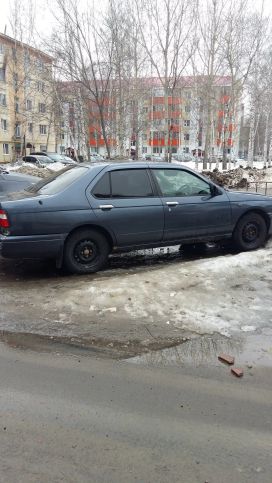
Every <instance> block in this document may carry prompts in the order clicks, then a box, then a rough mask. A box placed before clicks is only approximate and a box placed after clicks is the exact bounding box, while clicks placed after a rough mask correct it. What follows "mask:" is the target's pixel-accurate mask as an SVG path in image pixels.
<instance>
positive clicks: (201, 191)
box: [0, 162, 272, 273]
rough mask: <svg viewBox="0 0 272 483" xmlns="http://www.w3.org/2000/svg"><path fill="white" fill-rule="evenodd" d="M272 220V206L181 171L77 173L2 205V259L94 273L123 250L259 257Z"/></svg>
mask: <svg viewBox="0 0 272 483" xmlns="http://www.w3.org/2000/svg"><path fill="white" fill-rule="evenodd" d="M271 217H272V198H270V197H268V196H262V195H258V194H256V193H242V192H231V191H228V190H225V189H223V188H221V187H218V186H217V185H216V184H214V183H213V182H211V181H210V180H208V179H207V178H205V177H204V176H202V175H200V174H198V173H196V172H194V171H193V170H191V169H189V168H187V167H183V166H181V165H175V164H167V163H147V162H144V163H120V164H110V163H97V164H92V165H77V166H74V167H69V168H67V169H65V170H63V171H62V172H59V173H57V174H55V175H54V176H52V177H51V178H47V179H44V180H42V181H40V182H39V183H37V184H36V185H34V186H32V187H31V188H28V189H27V190H26V191H24V192H21V193H17V194H16V193H14V194H12V195H9V196H7V197H6V198H5V200H4V201H1V202H0V252H1V254H2V256H3V257H9V258H15V257H16V258H18V257H20V258H34V257H36V258H55V259H56V261H57V266H59V267H60V266H62V265H64V266H65V267H66V268H68V269H69V270H70V271H71V272H73V273H91V272H95V271H97V270H99V269H100V268H101V267H103V266H104V265H105V263H106V261H107V258H108V255H109V253H110V252H112V251H113V250H116V249H118V250H128V249H140V248H150V247H158V246H167V245H176V244H179V243H182V244H184V243H187V244H190V243H198V242H208V241H216V240H225V239H231V240H232V242H233V243H234V244H235V246H236V247H237V248H238V249H239V250H254V249H256V248H259V247H261V246H263V245H264V244H265V242H266V240H267V238H268V235H269V234H270V232H271Z"/></svg>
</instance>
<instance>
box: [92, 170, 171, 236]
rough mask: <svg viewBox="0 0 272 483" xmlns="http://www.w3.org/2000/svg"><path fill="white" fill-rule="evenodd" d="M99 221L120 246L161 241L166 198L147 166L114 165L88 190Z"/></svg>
mask: <svg viewBox="0 0 272 483" xmlns="http://www.w3.org/2000/svg"><path fill="white" fill-rule="evenodd" d="M87 196H88V198H89V201H90V204H91V206H92V208H93V210H94V212H95V214H96V216H97V218H98V220H99V223H100V224H101V225H102V226H104V227H105V228H108V229H110V231H111V232H112V233H114V235H115V238H116V242H117V245H118V246H133V245H144V244H149V243H154V242H160V241H161V240H162V237H163V227H164V211H163V205H162V200H161V198H160V197H159V196H158V195H155V193H154V188H153V182H152V179H151V177H150V174H149V171H148V169H147V168H136V167H131V168H127V167H126V168H124V169H120V167H118V168H115V167H110V168H108V169H107V171H106V172H105V171H104V172H103V174H102V175H101V176H100V179H99V180H97V181H96V182H95V183H93V184H92V185H91V186H90V190H89V194H88V193H87Z"/></svg>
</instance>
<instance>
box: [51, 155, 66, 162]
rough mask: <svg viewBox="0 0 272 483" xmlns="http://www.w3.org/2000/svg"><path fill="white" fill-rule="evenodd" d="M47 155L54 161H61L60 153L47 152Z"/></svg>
mask: <svg viewBox="0 0 272 483" xmlns="http://www.w3.org/2000/svg"><path fill="white" fill-rule="evenodd" d="M47 156H48V157H49V158H51V159H53V160H54V161H60V162H61V161H63V159H64V157H63V156H61V154H51V153H48V154H47Z"/></svg>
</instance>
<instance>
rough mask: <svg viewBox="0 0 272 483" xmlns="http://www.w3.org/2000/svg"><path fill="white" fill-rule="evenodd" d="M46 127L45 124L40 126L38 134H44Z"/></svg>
mask: <svg viewBox="0 0 272 483" xmlns="http://www.w3.org/2000/svg"><path fill="white" fill-rule="evenodd" d="M46 132H47V126H46V125H45V124H40V134H46Z"/></svg>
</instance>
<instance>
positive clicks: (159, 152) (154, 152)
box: [153, 147, 162, 154]
mask: <svg viewBox="0 0 272 483" xmlns="http://www.w3.org/2000/svg"><path fill="white" fill-rule="evenodd" d="M161 153H162V148H159V147H156V148H153V154H161Z"/></svg>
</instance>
